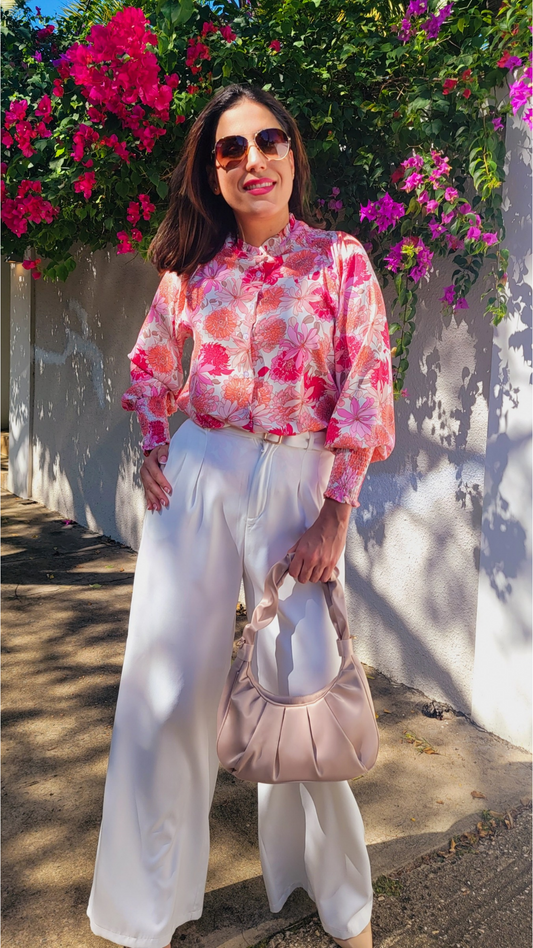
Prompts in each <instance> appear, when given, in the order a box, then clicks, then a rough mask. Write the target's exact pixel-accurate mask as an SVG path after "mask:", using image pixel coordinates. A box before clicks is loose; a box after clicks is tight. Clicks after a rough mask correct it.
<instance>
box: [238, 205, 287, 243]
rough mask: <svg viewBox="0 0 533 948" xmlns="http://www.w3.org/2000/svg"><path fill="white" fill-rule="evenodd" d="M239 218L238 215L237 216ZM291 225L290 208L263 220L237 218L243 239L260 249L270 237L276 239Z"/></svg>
mask: <svg viewBox="0 0 533 948" xmlns="http://www.w3.org/2000/svg"><path fill="white" fill-rule="evenodd" d="M236 216H237V215H236ZM288 223H289V208H288V207H285V208H283V210H281V211H279V212H278V213H277V214H276V216H275V217H269V218H268V219H267V220H262V219H261V218H259V219H258V218H257V217H255V218H254V217H248V216H246V217H241V216H237V226H238V228H239V233H240V235H241V237H242V239H243V240H244V241H245V243H247V244H251V245H252V247H260V246H261V244H264V243H265V241H266V240H268V239H269V237H275V235H276V234H279V232H280V230H283V228H284V227H286V226H287V224H288Z"/></svg>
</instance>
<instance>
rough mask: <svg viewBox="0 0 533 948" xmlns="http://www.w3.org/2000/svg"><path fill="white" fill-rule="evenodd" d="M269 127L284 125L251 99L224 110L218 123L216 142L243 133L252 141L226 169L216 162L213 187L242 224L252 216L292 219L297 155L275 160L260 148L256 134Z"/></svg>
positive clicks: (260, 218) (257, 217)
mask: <svg viewBox="0 0 533 948" xmlns="http://www.w3.org/2000/svg"><path fill="white" fill-rule="evenodd" d="M266 128H281V126H280V124H279V122H278V120H277V118H276V117H275V115H273V114H272V112H271V111H270V109H267V108H266V107H265V106H264V105H260V104H259V103H258V102H253V101H251V100H250V99H247V98H243V99H241V100H240V101H239V102H238V103H237V105H235V106H233V108H231V109H228V110H227V111H226V112H224V113H223V115H221V117H220V119H219V122H218V125H217V129H216V135H215V141H218V140H219V139H220V138H226V136H227V135H242V136H243V137H244V138H246V139H247V140H248V141H249V142H251V143H252V144H251V145H250V148H249V151H248V154H247V155H245V156H244V157H243V158H241V160H240V161H232V162H230V164H229V165H228V166H227V167H226V168H222V167H221V166H220V165H219V164H218V163H217V162H216V161H215V175H216V177H214V176H213V177H212V185H213V188H214V189H215V190H216V189H218V191H219V193H220V194H222V197H223V198H224V200H225V201H227V203H228V204H229V206H230V207H231V208H232V209H233V212H234V214H235V217H236V219H237V221H238V223H240V224H241V225H242V224H245V223H246V221H247V220H250V219H252V218H253V219H254V220H263V221H265V222H267V221H268V220H269V219H272V220H273V221H275V220H276V219H281V218H282V217H283V215H286V218H287V219H288V214H289V199H290V196H291V194H292V184H293V178H294V157H293V153H292V151H289V153H288V154H287V157H286V158H282V159H277V160H273V159H272V158H266V157H265V155H263V153H262V152H261V151H259V149H258V148H257V146H256V144H255V143H254V141H253V136H254V135H255V133H256V132H259V131H261V130H262V129H266ZM283 223H284V222H282V223H281V225H280V227H282V226H283Z"/></svg>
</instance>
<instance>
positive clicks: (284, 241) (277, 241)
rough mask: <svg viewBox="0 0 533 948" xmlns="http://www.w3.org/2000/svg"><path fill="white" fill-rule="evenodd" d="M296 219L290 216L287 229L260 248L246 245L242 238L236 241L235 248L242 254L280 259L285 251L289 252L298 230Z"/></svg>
mask: <svg viewBox="0 0 533 948" xmlns="http://www.w3.org/2000/svg"><path fill="white" fill-rule="evenodd" d="M296 224H297V221H296V218H295V216H294V214H289V222H288V224H286V225H285V227H284V228H283V229H282V230H280V232H279V234H274V236H273V237H269V238H268V240H265V242H264V244H261V246H260V247H255V246H254V245H253V244H248V243H246V241H245V240H243V239H242V237H239V238H238V239H237V241H235V247H236V249H237V250H240V251H241V252H242V253H246V254H250V256H254V257H256V256H263V255H265V254H266V255H267V256H272V257H279V256H280V255H281V254H282V253H283V252H284V251H286V250H287V248H288V246H289V244H290V242H291V239H292V237H293V232H294V230H295V228H296Z"/></svg>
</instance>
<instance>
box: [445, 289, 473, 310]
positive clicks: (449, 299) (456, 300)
mask: <svg viewBox="0 0 533 948" xmlns="http://www.w3.org/2000/svg"><path fill="white" fill-rule="evenodd" d="M456 293H457V287H456V286H454V285H453V283H452V284H451V286H447V287H445V288H444V295H443V296H441V297H440V298H439V303H445V304H446V306H449V307H450V308H451V309H453V310H455V309H468V308H469V306H468V303H467V302H466V299H465V297H464V296H457V297H456Z"/></svg>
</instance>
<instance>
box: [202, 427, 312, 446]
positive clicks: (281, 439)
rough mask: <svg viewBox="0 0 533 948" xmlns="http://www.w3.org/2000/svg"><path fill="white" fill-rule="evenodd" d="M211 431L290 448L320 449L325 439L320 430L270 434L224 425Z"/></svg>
mask: <svg viewBox="0 0 533 948" xmlns="http://www.w3.org/2000/svg"><path fill="white" fill-rule="evenodd" d="M211 430H213V431H220V432H224V431H226V432H228V434H237V435H243V436H244V437H245V438H257V439H258V440H259V441H270V442H272V443H273V444H286V445H288V446H289V447H291V448H306V449H307V448H308V449H310V450H315V451H321V450H322V449H323V448H324V445H325V441H326V432H325V430H324V429H322V431H303V432H302V433H301V434H295V435H278V434H272V432H271V431H247V430H246V429H244V428H236V427H235V426H234V425H226V427H224V428H214V429H211Z"/></svg>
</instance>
